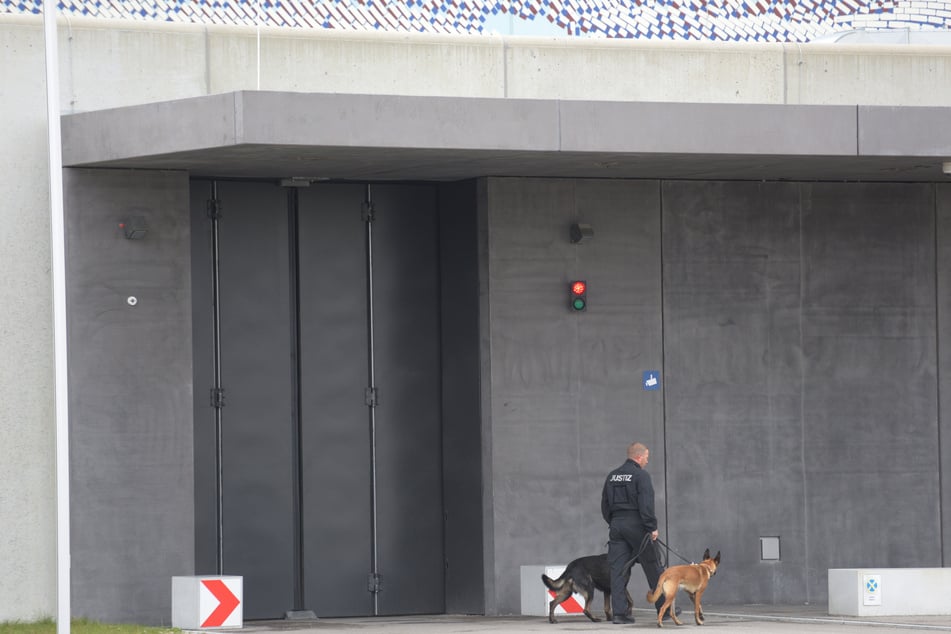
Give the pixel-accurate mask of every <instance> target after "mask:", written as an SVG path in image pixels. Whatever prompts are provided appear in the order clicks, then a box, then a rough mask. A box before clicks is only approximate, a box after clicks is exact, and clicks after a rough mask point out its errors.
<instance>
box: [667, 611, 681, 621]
mask: <svg viewBox="0 0 951 634" xmlns="http://www.w3.org/2000/svg"><path fill="white" fill-rule="evenodd" d="M674 614H675V615H677V616H680V608H674ZM664 620H665V621H669V620H670V610H669V609H668V610H667V611H666V612H664Z"/></svg>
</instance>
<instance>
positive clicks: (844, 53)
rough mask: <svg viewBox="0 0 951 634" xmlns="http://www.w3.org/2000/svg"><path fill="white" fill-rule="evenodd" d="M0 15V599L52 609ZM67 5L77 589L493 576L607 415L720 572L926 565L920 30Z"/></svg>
mask: <svg viewBox="0 0 951 634" xmlns="http://www.w3.org/2000/svg"><path fill="white" fill-rule="evenodd" d="M0 27H2V30H0V37H2V38H3V41H4V42H6V47H7V49H6V50H8V51H10V54H11V55H12V59H14V60H15V61H16V62H17V63H16V64H11V65H5V66H4V68H3V71H2V72H3V73H4V78H5V79H6V80H9V81H5V82H0V85H11V84H10V83H9V82H11V81H14V80H16V81H17V82H19V83H17V84H15V85H18V86H21V87H22V88H23V90H22V91H21V92H20V93H18V96H17V98H16V99H5V100H3V101H2V103H5V104H7V105H6V106H5V107H6V108H8V109H9V112H8V113H7V114H8V118H9V119H10V120H11V121H12V122H14V123H16V124H18V125H14V126H13V127H12V128H9V129H7V130H6V131H4V132H2V133H0V134H2V135H4V136H3V139H4V142H5V143H11V144H14V143H15V144H17V147H22V148H24V157H25V160H24V165H23V166H21V167H18V168H14V166H13V165H12V162H11V164H10V167H11V169H10V170H7V176H5V177H4V180H3V181H0V187H2V188H3V191H4V192H5V193H6V194H7V196H8V199H10V200H11V201H12V203H13V207H14V208H15V209H18V210H19V211H20V213H18V214H14V217H15V218H16V219H17V221H18V223H19V224H17V232H16V233H15V234H10V235H11V236H13V235H15V236H16V237H17V239H16V240H12V239H11V240H8V241H6V242H4V243H3V244H4V247H3V248H4V250H3V257H4V260H5V261H6V262H10V265H9V267H10V268H9V269H8V270H10V271H11V276H10V278H8V279H10V280H13V279H14V276H13V275H12V274H17V275H18V277H17V278H16V279H17V280H18V281H17V282H16V284H13V283H11V284H10V285H9V286H8V287H7V289H6V290H5V291H4V292H5V294H7V297H6V298H7V299H10V298H11V297H14V296H16V297H22V298H21V299H20V300H19V301H18V302H5V303H4V304H3V305H4V308H3V309H2V310H3V311H4V313H3V315H2V320H3V321H2V323H3V324H4V330H5V331H7V332H9V333H10V335H9V336H8V338H5V341H9V342H10V345H11V348H9V350H11V351H12V352H11V353H10V354H8V355H7V356H6V360H5V361H3V364H4V365H3V367H4V371H5V374H7V375H8V376H9V377H10V380H9V381H7V383H6V386H5V388H4V389H5V390H6V391H5V392H4V398H5V400H6V401H9V402H10V403H11V404H12V405H11V408H10V411H12V412H18V414H13V415H7V416H5V417H4V418H3V419H2V422H0V434H2V436H3V437H4V438H10V439H14V438H15V439H17V440H16V441H12V440H11V441H10V442H8V443H0V456H3V457H4V460H0V462H2V463H6V464H9V465H12V468H10V467H8V469H7V470H6V472H5V473H4V474H3V477H2V478H0V487H2V489H0V490H2V491H3V493H4V497H3V499H4V500H5V504H4V507H3V511H2V513H3V516H2V520H3V521H4V522H5V523H10V524H11V525H13V526H14V529H13V531H12V532H10V533H7V535H10V537H6V538H5V539H3V540H0V548H2V549H3V550H2V553H3V554H4V556H5V557H6V556H9V560H10V561H11V562H13V565H11V566H10V567H9V568H7V569H5V572H4V573H3V574H2V575H0V577H2V578H0V588H15V587H18V584H20V583H21V582H22V581H23V580H24V579H27V578H30V579H31V580H32V581H31V583H33V584H34V585H33V587H27V588H22V587H20V588H19V589H18V590H17V592H19V593H20V596H21V597H22V600H20V601H19V602H18V603H17V604H13V603H8V602H7V601H3V602H0V619H3V618H23V617H31V616H33V615H36V614H41V613H43V612H48V613H51V612H52V611H53V610H52V605H53V602H54V601H55V594H52V595H51V591H52V590H53V589H54V578H55V574H53V570H54V565H53V560H52V559H51V554H50V553H51V552H52V546H53V545H55V539H54V536H55V517H54V513H53V512H52V510H53V509H52V498H53V490H52V488H51V483H50V476H49V473H50V469H51V468H52V464H51V463H52V457H51V453H50V450H51V447H52V440H51V437H52V431H53V427H52V422H51V420H50V418H51V406H50V405H49V393H50V379H49V378H46V377H47V376H48V373H49V368H50V365H51V362H50V350H51V347H52V344H51V336H50V333H49V332H47V331H46V330H45V326H41V327H40V330H41V332H39V333H36V330H37V326H36V325H35V324H37V323H40V322H41V321H43V319H44V318H45V315H46V314H47V312H48V310H49V304H48V300H47V299H45V298H46V297H47V295H46V293H48V281H47V280H48V275H49V273H48V268H45V269H44V267H43V264H42V262H43V258H44V257H45V256H46V255H47V254H48V249H49V246H48V245H45V244H43V245H42V246H41V247H36V246H35V245H37V244H38V243H40V244H42V241H41V240H40V241H38V240H37V239H34V240H32V241H31V240H30V238H31V236H33V235H35V234H36V233H37V232H36V231H35V229H36V228H37V227H40V228H42V227H43V225H44V221H43V220H42V218H43V217H44V214H46V215H47V217H48V213H49V208H48V204H47V203H46V202H45V189H44V188H45V187H46V185H45V182H46V180H45V179H47V178H48V175H47V174H44V173H43V170H42V168H41V167H37V166H38V165H42V161H43V159H44V158H45V150H44V148H43V146H42V138H43V136H44V134H45V132H44V130H45V128H44V126H43V117H42V113H37V104H38V103H41V102H42V93H43V89H42V86H41V85H40V84H39V83H38V82H37V80H36V79H35V77H36V76H37V75H36V70H37V69H38V68H41V67H42V59H41V56H40V60H39V61H38V60H37V55H38V53H37V50H38V49H39V50H42V46H38V45H37V43H38V42H41V41H42V39H41V37H40V36H41V30H40V29H39V25H38V23H37V22H35V21H31V20H28V19H22V18H15V19H10V18H5V19H4V21H3V22H0ZM61 40H62V42H63V43H64V49H65V50H64V53H63V56H64V57H65V58H66V62H67V63H65V64H64V65H63V68H64V77H63V80H62V100H63V107H62V111H63V118H62V125H63V142H62V148H63V162H64V166H65V167H64V172H63V176H64V185H65V188H64V192H65V218H66V241H67V245H66V249H67V263H68V269H67V297H68V329H69V340H68V350H69V379H70V408H69V409H70V431H69V441H70V486H71V506H70V509H71V534H72V553H71V555H72V608H73V611H74V613H75V614H77V615H84V616H89V617H93V618H99V619H105V620H114V621H127V620H135V621H141V622H149V623H162V622H168V619H169V601H170V598H169V582H170V578H171V576H173V575H189V574H195V573H213V572H215V571H216V570H217V569H219V568H220V569H221V570H222V571H223V572H225V573H228V574H241V575H243V576H244V577H245V618H248V619H255V618H274V617H280V616H281V615H283V614H284V613H285V612H286V611H288V610H301V609H309V610H313V611H314V612H315V613H317V614H318V615H321V616H344V615H363V614H423V613H443V612H447V613H477V614H483V613H484V614H510V613H514V612H517V611H518V609H519V596H518V594H519V567H520V566H521V565H526V564H542V563H565V562H566V561H567V560H569V559H571V558H573V557H576V556H578V555H581V554H591V553H596V552H601V551H602V550H603V547H604V542H605V540H606V527H605V526H604V523H603V521H602V520H601V518H600V514H599V510H598V504H599V495H600V487H601V482H602V479H603V477H604V474H606V473H607V471H608V470H610V469H611V468H613V467H614V466H616V465H617V464H619V463H620V462H621V461H622V460H623V457H624V449H625V447H626V445H627V444H628V443H629V442H631V441H633V440H641V441H643V442H645V443H646V444H647V445H648V446H649V447H650V448H651V452H652V453H651V464H650V467H649V470H650V472H651V473H652V476H653V478H654V482H655V486H656V488H657V492H658V501H659V510H660V514H661V532H662V536H663V538H664V539H665V541H666V542H667V543H669V544H670V546H671V547H673V548H674V549H675V550H677V551H679V552H682V553H684V554H687V555H688V556H694V557H695V556H697V555H699V553H701V552H702V551H703V549H704V548H706V547H710V548H713V549H715V550H720V551H721V552H722V553H723V559H724V565H723V567H722V569H721V572H720V573H719V575H718V579H722V580H723V581H722V582H721V583H718V584H717V585H715V586H714V587H712V588H711V590H710V591H709V593H708V595H707V596H706V598H705V601H706V602H709V603H711V604H715V603H722V604H728V603H776V604H785V603H803V602H810V603H821V602H823V601H825V599H826V596H827V588H826V571H827V569H828V568H835V567H859V566H880V567H932V566H944V565H946V563H947V561H948V557H949V555H948V553H947V552H946V548H945V546H944V544H945V543H946V542H947V541H948V538H949V537H951V519H949V516H948V509H949V503H951V500H949V497H948V496H949V493H948V491H949V483H948V481H947V478H948V475H947V474H948V472H949V470H948V469H947V462H948V460H949V456H951V444H949V443H951V441H949V437H951V434H949V433H948V432H947V427H948V421H947V420H946V418H947V417H946V415H944V414H943V412H946V411H947V409H948V407H946V406H944V407H943V406H942V405H943V404H944V401H945V399H947V397H948V389H947V388H945V387H944V385H945V384H946V380H947V379H946V375H947V372H943V371H942V369H944V368H947V366H948V363H949V360H948V359H949V357H948V350H947V344H946V342H945V341H944V339H945V338H943V337H941V333H942V332H944V327H945V326H946V325H947V322H948V319H949V315H948V311H947V308H948V305H949V297H951V286H949V280H948V274H947V272H946V271H947V270H948V261H947V260H948V256H949V245H951V237H949V225H948V220H949V214H951V186H949V184H948V183H947V182H946V179H947V176H946V175H945V174H944V173H943V172H942V165H943V163H944V162H946V161H948V160H949V159H951V132H949V131H948V130H949V127H948V125H947V121H948V118H949V114H951V110H949V109H948V108H946V107H944V106H942V105H940V104H941V103H944V102H943V101H942V100H944V99H946V96H947V95H946V94H943V92H942V91H947V90H949V89H948V86H951V82H948V81H946V80H947V79H948V75H949V66H948V64H947V59H948V57H949V56H951V49H948V48H946V47H940V46H938V47H875V46H865V47H841V48H837V47H836V46H835V45H822V46H819V45H815V46H802V47H784V46H782V45H771V46H770V45H755V46H749V45H734V46H722V45H721V46H713V45H711V46H696V45H691V46H686V45H673V44H662V45H661V44H631V43H624V44H623V45H621V44H619V43H614V42H611V43H605V42H586V43H578V42H565V41H559V40H552V39H533V38H509V39H505V38H486V39H465V38H463V39H453V38H438V37H425V36H420V37H413V38H409V37H392V36H388V37H377V36H373V37H369V36H356V35H348V36H347V37H339V36H337V35H332V34H319V35H317V34H306V35H301V34H300V33H296V32H295V33H293V34H288V33H287V32H283V31H281V32H277V31H275V32H265V33H264V34H263V40H262V44H261V46H260V47H256V41H255V40H256V34H255V32H254V31H253V30H228V29H197V28H195V29H192V28H182V27H169V26H163V25H148V26H142V25H129V24H112V23H101V22H77V23H73V24H68V25H63V26H62V28H61ZM255 50H260V51H261V54H260V56H259V57H258V56H256V54H255ZM158 52H160V53H161V54H158ZM660 62H663V64H661V63H660ZM255 71H256V72H255ZM423 71H425V72H423ZM256 77H260V78H261V79H256ZM434 78H435V79H434ZM438 78H444V79H438ZM567 78H571V79H573V80H576V81H569V80H568V79H567ZM119 86H122V87H123V89H122V90H119V89H118V87H119ZM11 146H12V145H11ZM27 150H28V151H27ZM7 160H10V159H9V157H8V158H7ZM31 162H32V163H31ZM34 172H36V174H34ZM24 183H28V184H30V186H29V187H24V186H23V184H24ZM575 223H582V224H586V225H590V227H591V228H592V231H593V236H592V237H590V238H588V239H585V240H582V241H580V242H573V241H572V240H571V238H570V231H569V228H570V227H571V225H572V224H575ZM27 244H33V245H34V247H33V248H32V249H30V248H25V247H24V246H23V245H27ZM34 250H35V251H37V252H39V253H35V252H34ZM576 279H583V280H586V281H587V283H588V301H589V305H588V308H587V310H586V311H584V312H572V311H571V310H570V309H569V306H568V285H569V282H570V281H572V280H576ZM24 280H25V281H24ZM10 289H21V290H29V291H30V292H23V293H21V294H20V295H17V294H16V293H15V292H13V290H10ZM27 302H29V304H28V306H27ZM7 324H9V325H7ZM29 335H35V336H34V337H33V338H32V339H31V338H30V337H29ZM649 372H650V373H654V374H655V375H656V376H657V377H659V380H660V384H659V386H658V389H645V388H646V387H651V388H652V387H654V386H653V385H651V386H646V385H645V384H644V376H645V373H649ZM30 395H32V396H30ZM21 420H22V421H29V424H28V425H23V426H20V425H18V422H19V421H21ZM21 430H22V431H23V433H19V432H20V431H21ZM27 467H28V468H27ZM7 500H9V502H6V501H7ZM761 538H770V539H774V538H778V543H779V546H780V548H779V559H769V560H764V559H763V558H762V552H761ZM770 543H775V542H773V541H771V542H770ZM643 585H644V582H643V579H641V578H640V577H639V575H638V574H635V578H634V580H633V581H632V594H633V595H634V596H635V597H637V596H643ZM368 587H372V588H373V589H374V590H375V591H374V592H371V591H368ZM0 596H4V595H3V593H0Z"/></svg>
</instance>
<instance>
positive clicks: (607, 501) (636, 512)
mask: <svg viewBox="0 0 951 634" xmlns="http://www.w3.org/2000/svg"><path fill="white" fill-rule="evenodd" d="M619 512H620V513H619ZM615 514H619V515H624V516H636V517H639V518H640V522H641V526H642V527H643V528H644V530H646V531H647V532H653V531H655V530H657V517H656V516H655V515H654V485H653V483H651V477H650V474H649V473H647V471H645V470H644V469H642V468H641V465H639V464H637V463H636V462H634V461H633V460H631V459H628V460H626V461H625V462H624V464H622V465H621V466H620V467H618V468H617V469H615V470H614V471H612V472H611V473H609V474H608V477H607V478H606V479H605V480H604V489H603V490H602V491H601V515H602V517H604V521H605V522H607V523H608V524H610V523H611V517H612V516H614V515H615Z"/></svg>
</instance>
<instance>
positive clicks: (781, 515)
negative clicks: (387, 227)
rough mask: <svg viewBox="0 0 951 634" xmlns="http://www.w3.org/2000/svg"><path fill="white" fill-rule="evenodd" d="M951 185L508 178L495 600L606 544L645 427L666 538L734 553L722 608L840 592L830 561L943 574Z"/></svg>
mask: <svg viewBox="0 0 951 634" xmlns="http://www.w3.org/2000/svg"><path fill="white" fill-rule="evenodd" d="M935 192H936V188H935V186H934V185H931V184H918V185H904V184H868V185H863V184H797V183H716V182H676V181H667V182H663V183H658V182H656V181H644V182H616V181H571V180H535V179H490V181H489V190H488V200H489V204H488V209H489V233H488V235H489V242H490V244H491V248H490V250H489V254H488V262H489V272H488V284H489V297H490V306H491V309H490V323H489V327H490V329H491V331H490V336H491V341H492V345H491V381H492V405H491V415H492V442H493V450H492V474H493V477H492V481H493V486H494V487H495V494H494V506H493V510H494V517H493V522H494V523H493V526H494V539H495V551H494V559H493V561H494V565H495V569H494V576H495V578H496V583H497V588H496V591H495V597H496V601H497V609H498V611H499V612H500V613H509V612H516V611H517V610H518V602H517V595H518V587H519V586H518V566H519V565H523V564H525V565H527V564H542V563H552V562H555V563H559V562H561V563H564V562H566V561H568V560H569V559H571V558H574V557H576V556H579V555H580V554H591V553H597V552H603V550H604V548H603V546H604V542H605V541H606V538H607V535H606V528H605V526H604V524H603V522H602V520H601V518H600V513H599V510H598V502H599V495H600V487H601V483H602V482H603V477H604V474H605V473H606V472H607V471H608V470H609V469H610V468H611V467H613V466H614V465H615V464H616V463H620V461H621V460H622V459H623V449H624V447H625V446H626V444H627V443H629V442H631V441H633V440H642V441H644V442H646V443H647V444H648V446H649V447H650V448H651V462H650V465H649V467H648V470H649V471H650V472H651V474H652V476H653V479H654V484H655V488H656V489H657V493H658V502H659V504H658V510H659V518H660V523H661V533H662V538H663V539H665V540H666V541H667V542H668V543H669V544H670V546H671V547H672V548H673V549H674V550H675V551H677V552H679V553H681V554H683V555H684V556H686V557H689V558H697V557H699V555H700V554H701V553H702V552H703V550H704V549H705V548H708V547H709V548H711V549H712V550H713V551H716V550H721V551H722V552H723V566H722V568H721V570H720V572H719V573H718V577H717V579H718V580H721V579H722V581H718V583H716V584H714V585H713V587H712V588H711V589H710V591H709V593H708V595H707V596H708V597H709V598H708V599H707V600H708V602H710V603H736V602H753V603H803V602H810V603H820V604H821V603H823V602H824V601H825V600H826V598H827V587H826V570H827V569H828V568H830V567H855V566H861V565H874V566H879V567H889V566H892V567H929V566H942V565H944V564H945V563H946V561H945V560H944V558H943V553H942V537H943V535H944V533H946V532H947V528H946V527H945V526H943V525H942V517H941V513H942V489H941V477H942V473H943V472H942V469H941V463H942V462H943V463H945V464H946V463H947V460H948V454H947V452H946V448H945V449H942V448H941V445H940V444H939V441H940V440H942V439H944V444H945V445H946V444H947V441H946V438H944V436H946V435H947V434H946V433H945V434H942V433H941V431H942V424H941V423H940V422H939V418H938V388H939V382H938V376H939V365H938V358H939V356H940V354H939V352H940V347H939V336H938V332H939V331H938V329H937V328H936V307H937V306H938V305H941V304H942V303H944V304H945V305H946V302H947V299H946V297H945V295H946V294H947V290H946V288H944V286H946V281H943V283H944V286H942V287H938V291H937V292H936V287H935V284H936V275H937V270H938V269H936V260H935V244H936V240H937V243H938V244H939V245H941V244H944V243H945V242H946V240H947V238H948V236H947V234H946V231H947V230H946V228H945V229H944V230H943V232H942V233H941V234H940V235H937V236H936V233H935V218H936V215H935V214H936V200H935V195H936V194H935ZM946 197H947V191H946V188H945V190H944V198H942V200H943V201H944V202H942V206H941V207H940V209H942V210H943V213H946V205H947V201H946ZM574 220H580V221H583V222H588V223H590V224H592V226H593V228H594V232H595V237H594V239H593V240H592V241H591V242H590V243H582V244H579V245H571V244H569V241H568V234H567V226H568V224H569V222H571V221H574ZM944 222H946V219H944ZM572 278H584V279H586V280H587V281H588V283H589V289H590V290H589V309H588V311H587V312H586V313H583V314H572V313H571V312H569V311H568V310H567V308H566V305H565V304H566V297H567V280H569V279H572ZM944 319H945V320H946V319H947V317H946V316H945V317H944ZM650 369H656V370H660V371H661V372H662V373H663V375H662V377H663V378H662V384H663V386H664V387H663V390H662V391H660V392H648V391H645V390H643V388H642V387H641V379H642V373H643V371H645V370H650ZM776 536H778V537H779V538H780V544H781V555H782V558H781V560H780V561H778V562H762V561H760V543H759V538H760V537H776ZM671 558H672V562H671V563H681V562H680V561H679V560H678V559H676V557H675V556H674V555H671ZM866 562H869V563H868V564H866ZM642 590H643V579H642V577H641V576H640V574H639V573H638V574H635V576H634V582H633V583H632V594H633V595H634V596H635V597H637V596H639V594H638V593H639V592H641V591H642ZM641 594H642V593H641Z"/></svg>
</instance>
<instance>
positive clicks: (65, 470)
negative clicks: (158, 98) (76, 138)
mask: <svg viewBox="0 0 951 634" xmlns="http://www.w3.org/2000/svg"><path fill="white" fill-rule="evenodd" d="M55 2H56V0H43V26H44V27H45V37H44V40H45V43H46V108H47V111H46V118H47V126H48V130H49V170H50V251H51V252H52V272H53V354H54V357H55V359H54V361H55V375H56V376H55V410H56V615H57V616H56V632H57V634H69V630H70V615H71V613H70V587H69V391H68V389H67V376H68V375H67V366H66V239H65V233H66V232H65V223H64V216H63V151H62V146H61V135H60V121H59V116H60V113H59V53H58V50H57V46H56V42H57V34H56V4H55Z"/></svg>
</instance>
